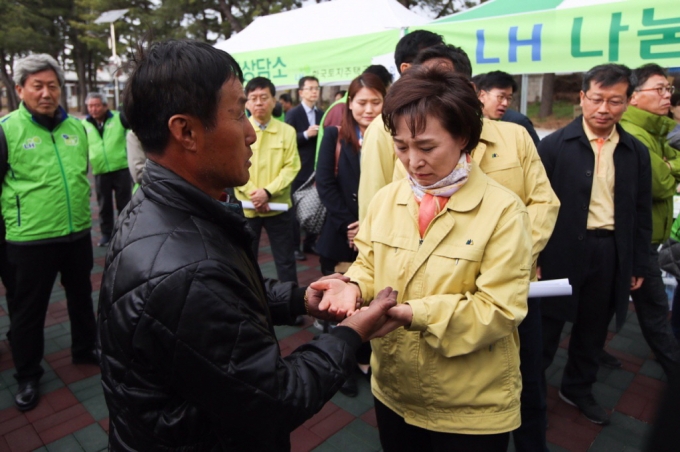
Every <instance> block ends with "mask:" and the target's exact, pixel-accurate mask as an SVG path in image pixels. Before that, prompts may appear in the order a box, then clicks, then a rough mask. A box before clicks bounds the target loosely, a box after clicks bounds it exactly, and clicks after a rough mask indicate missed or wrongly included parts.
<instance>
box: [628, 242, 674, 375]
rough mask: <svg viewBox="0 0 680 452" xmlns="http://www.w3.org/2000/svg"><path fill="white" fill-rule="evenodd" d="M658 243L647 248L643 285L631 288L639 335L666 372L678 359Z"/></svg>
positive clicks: (672, 367)
mask: <svg viewBox="0 0 680 452" xmlns="http://www.w3.org/2000/svg"><path fill="white" fill-rule="evenodd" d="M658 247H659V245H658V244H657V245H655V244H652V245H651V246H650V248H649V255H650V262H649V272H648V273H647V274H646V275H645V280H644V281H643V283H642V287H640V288H639V289H638V290H635V291H633V292H631V294H632V296H633V303H634V304H635V312H636V313H637V317H638V322H639V323H640V329H641V330H642V335H643V336H644V337H645V340H646V341H647V344H648V345H649V347H650V348H651V349H652V351H653V352H654V355H655V356H656V360H657V361H658V362H659V364H661V367H663V370H664V372H666V375H669V374H670V373H671V372H672V371H673V369H674V368H675V367H676V366H677V365H678V364H679V363H680V346H678V341H677V340H676V339H675V336H673V332H672V331H671V326H670V322H669V321H668V295H666V286H664V283H663V279H662V278H661V269H660V268H659V251H658Z"/></svg>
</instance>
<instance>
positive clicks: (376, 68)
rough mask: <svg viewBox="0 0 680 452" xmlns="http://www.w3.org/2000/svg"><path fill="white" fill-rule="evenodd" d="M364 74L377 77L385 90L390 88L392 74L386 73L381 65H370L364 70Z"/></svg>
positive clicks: (385, 69)
mask: <svg viewBox="0 0 680 452" xmlns="http://www.w3.org/2000/svg"><path fill="white" fill-rule="evenodd" d="M364 74H374V75H377V76H378V77H379V78H380V80H381V81H382V82H383V85H385V88H387V87H388V86H390V85H391V84H392V80H393V79H394V77H392V74H390V71H388V70H387V68H386V67H385V66H383V65H382V64H371V65H370V66H369V67H367V68H366V69H364Z"/></svg>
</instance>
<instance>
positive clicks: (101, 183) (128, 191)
mask: <svg viewBox="0 0 680 452" xmlns="http://www.w3.org/2000/svg"><path fill="white" fill-rule="evenodd" d="M94 186H95V190H96V191H97V203H98V204H99V227H100V229H101V232H102V235H107V236H109V237H110V236H111V232H113V224H114V221H115V219H114V216H113V192H114V191H115V192H116V210H117V211H118V213H120V211H121V210H123V208H124V207H125V206H126V205H127V203H129V202H130V198H132V177H131V176H130V170H128V169H127V168H125V169H121V170H118V171H111V172H110V173H104V174H97V175H96V176H94Z"/></svg>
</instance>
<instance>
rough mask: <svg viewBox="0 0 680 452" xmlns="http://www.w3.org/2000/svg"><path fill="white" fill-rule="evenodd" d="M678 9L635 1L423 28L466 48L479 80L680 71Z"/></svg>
mask: <svg viewBox="0 0 680 452" xmlns="http://www.w3.org/2000/svg"><path fill="white" fill-rule="evenodd" d="M678 6H680V3H679V2H678V0H650V1H640V0H629V1H624V2H614V3H607V4H600V5H594V6H585V7H580V8H565V9H553V10H549V11H540V12H535V13H526V14H517V15H508V16H502V17H492V18H487V19H475V20H466V21H461V22H448V23H438V24H428V25H426V26H423V27H417V28H424V29H427V30H430V31H433V32H435V33H439V34H441V35H443V36H444V39H445V40H446V42H447V43H448V44H454V45H457V46H460V47H462V48H463V49H464V50H465V51H466V52H467V54H468V55H469V57H470V61H471V62H472V66H473V72H474V73H475V74H479V73H485V72H489V71H495V70H501V71H506V72H509V73H512V74H529V73H546V72H579V71H586V70H588V69H590V68H591V67H593V66H596V65H598V64H603V63H620V64H625V65H627V66H629V67H631V68H635V67H637V66H640V65H642V64H645V63H651V62H654V63H658V64H659V65H661V66H664V67H680V8H679V7H678Z"/></svg>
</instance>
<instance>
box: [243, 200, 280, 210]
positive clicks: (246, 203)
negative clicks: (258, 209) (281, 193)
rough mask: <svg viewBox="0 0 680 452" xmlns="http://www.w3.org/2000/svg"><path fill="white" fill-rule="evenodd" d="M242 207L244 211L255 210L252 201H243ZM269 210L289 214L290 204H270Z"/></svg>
mask: <svg viewBox="0 0 680 452" xmlns="http://www.w3.org/2000/svg"><path fill="white" fill-rule="evenodd" d="M241 205H242V206H243V208H244V209H250V210H255V206H254V205H253V203H252V202H251V201H241ZM269 209H270V210H275V211H277V212H287V211H288V204H285V203H282V202H270V203H269Z"/></svg>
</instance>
